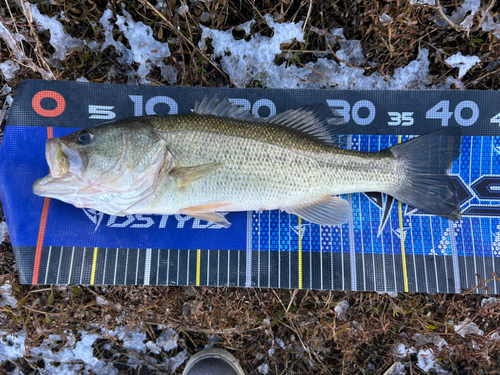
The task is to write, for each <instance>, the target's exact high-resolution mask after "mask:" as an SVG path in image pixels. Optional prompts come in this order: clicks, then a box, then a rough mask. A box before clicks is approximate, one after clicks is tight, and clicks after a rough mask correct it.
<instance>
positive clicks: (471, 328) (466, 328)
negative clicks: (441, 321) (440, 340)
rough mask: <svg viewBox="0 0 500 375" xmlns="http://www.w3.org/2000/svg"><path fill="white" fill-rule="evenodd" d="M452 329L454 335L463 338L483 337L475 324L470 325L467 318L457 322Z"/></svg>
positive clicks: (482, 333)
mask: <svg viewBox="0 0 500 375" xmlns="http://www.w3.org/2000/svg"><path fill="white" fill-rule="evenodd" d="M453 329H454V330H455V333H458V334H459V335H460V336H462V337H465V335H479V336H484V332H483V331H482V330H480V329H479V327H478V326H477V325H476V323H472V322H471V320H470V319H469V318H467V319H465V320H464V321H461V322H458V324H453Z"/></svg>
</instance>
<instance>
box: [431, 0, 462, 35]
mask: <svg viewBox="0 0 500 375" xmlns="http://www.w3.org/2000/svg"><path fill="white" fill-rule="evenodd" d="M436 5H437V6H436V7H437V10H438V12H439V14H440V15H441V17H443V19H444V20H445V21H446V22H448V25H450V26H451V27H452V28H453V29H455V30H456V31H460V30H462V28H461V27H460V26H458V25H457V24H455V23H454V22H453V21H452V20H450V19H449V18H448V16H447V15H446V14H445V13H444V11H443V7H442V6H441V2H440V1H439V0H436Z"/></svg>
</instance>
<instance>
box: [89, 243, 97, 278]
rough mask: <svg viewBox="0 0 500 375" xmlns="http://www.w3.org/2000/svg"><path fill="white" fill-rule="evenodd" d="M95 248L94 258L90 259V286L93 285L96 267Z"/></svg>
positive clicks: (95, 248)
mask: <svg viewBox="0 0 500 375" xmlns="http://www.w3.org/2000/svg"><path fill="white" fill-rule="evenodd" d="M97 250H98V248H97V247H94V257H93V258H92V273H91V275H90V285H94V281H95V269H96V266H97Z"/></svg>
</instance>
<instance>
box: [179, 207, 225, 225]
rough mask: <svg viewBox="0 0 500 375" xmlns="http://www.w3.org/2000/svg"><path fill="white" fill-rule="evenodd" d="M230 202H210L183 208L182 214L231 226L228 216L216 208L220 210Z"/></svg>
mask: <svg viewBox="0 0 500 375" xmlns="http://www.w3.org/2000/svg"><path fill="white" fill-rule="evenodd" d="M227 205H228V203H210V204H205V205H203V206H193V207H187V208H184V209H183V210H181V214H184V215H188V216H191V217H194V218H195V219H200V220H205V221H210V222H212V223H215V224H219V225H220V226H221V227H224V228H229V227H230V226H231V223H230V222H229V221H227V220H226V218H225V217H224V216H223V215H221V214H218V213H217V212H215V210H220V209H222V208H223V207H224V206H227Z"/></svg>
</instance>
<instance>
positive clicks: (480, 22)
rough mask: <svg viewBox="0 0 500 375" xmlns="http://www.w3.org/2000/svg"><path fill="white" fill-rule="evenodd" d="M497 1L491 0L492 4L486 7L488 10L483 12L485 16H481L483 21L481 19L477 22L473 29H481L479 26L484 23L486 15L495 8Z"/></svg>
mask: <svg viewBox="0 0 500 375" xmlns="http://www.w3.org/2000/svg"><path fill="white" fill-rule="evenodd" d="M496 1H497V0H491V2H490V5H488V8H486V10H485V11H484V12H483V16H482V17H481V21H479V23H478V24H477V26H476V27H475V28H474V30H473V31H478V30H479V27H480V26H481V24H482V23H483V21H484V19H485V17H486V15H487V14H488V13H489V12H490V10H491V8H493V7H494V6H495V3H496Z"/></svg>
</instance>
